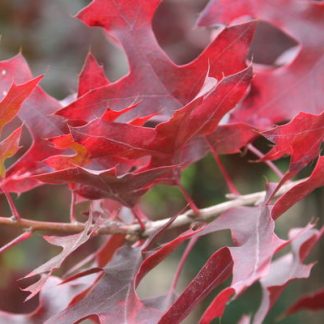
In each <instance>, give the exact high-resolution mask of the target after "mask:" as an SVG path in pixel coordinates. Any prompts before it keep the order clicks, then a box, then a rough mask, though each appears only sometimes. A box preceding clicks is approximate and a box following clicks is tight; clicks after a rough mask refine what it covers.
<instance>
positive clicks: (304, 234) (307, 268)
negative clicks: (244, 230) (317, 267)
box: [253, 225, 322, 324]
mask: <svg viewBox="0 0 324 324" xmlns="http://www.w3.org/2000/svg"><path fill="white" fill-rule="evenodd" d="M321 235H322V233H321V231H317V230H315V229H313V228H312V226H311V225H308V226H307V227H306V228H304V229H294V230H291V231H290V233H289V238H290V240H291V245H292V252H291V253H288V254H286V255H284V256H282V257H280V258H278V259H276V260H275V261H273V262H272V264H271V266H270V269H269V272H268V274H267V275H266V276H265V277H264V278H262V279H261V280H260V283H261V287H262V291H263V297H262V301H261V305H260V307H259V309H258V311H257V313H256V314H255V317H254V319H253V324H261V323H263V321H264V318H265V316H266V314H267V313H268V311H269V310H270V309H271V307H272V306H273V305H274V303H275V302H276V301H277V300H278V298H279V297H280V295H281V293H282V292H283V290H284V289H285V288H286V286H287V285H288V283H289V282H290V281H291V280H294V279H301V278H308V277H309V275H310V272H311V269H312V267H313V265H314V264H304V263H303V262H304V260H305V258H306V257H307V255H308V254H309V253H310V251H311V249H312V248H313V246H314V245H315V244H316V243H317V242H318V240H319V239H320V238H321Z"/></svg>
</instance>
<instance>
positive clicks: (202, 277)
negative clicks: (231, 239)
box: [159, 247, 233, 324]
mask: <svg viewBox="0 0 324 324" xmlns="http://www.w3.org/2000/svg"><path fill="white" fill-rule="evenodd" d="M232 267H233V261H232V257H231V254H230V252H229V250H228V248H226V247H225V248H222V249H220V250H218V251H216V252H215V253H214V254H213V255H212V256H211V257H210V258H209V259H208V260H207V262H206V263H205V265H204V266H203V267H202V268H201V270H200V271H199V273H198V274H197V275H196V276H195V278H194V279H193V280H192V281H191V282H190V283H189V285H188V286H187V287H186V289H185V290H184V292H183V293H182V294H181V295H180V296H179V297H178V298H177V299H176V301H175V302H174V303H173V304H172V306H171V307H170V308H169V309H168V311H167V312H166V313H165V314H163V316H162V317H161V319H160V321H159V323H161V324H164V323H165V324H167V323H180V322H181V321H182V320H184V319H185V318H186V317H187V315H188V314H189V313H190V312H191V310H192V309H193V308H194V307H195V306H196V305H197V304H198V303H199V302H200V301H201V300H202V299H203V298H205V297H206V296H207V295H208V294H209V293H210V292H211V291H212V290H213V289H215V288H216V287H218V286H219V285H220V284H221V283H222V282H223V281H224V280H226V279H227V278H228V277H229V276H230V275H231V273H232Z"/></svg>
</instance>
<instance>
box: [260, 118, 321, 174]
mask: <svg viewBox="0 0 324 324" xmlns="http://www.w3.org/2000/svg"><path fill="white" fill-rule="evenodd" d="M323 122H324V114H320V115H311V114H307V113H299V114H298V115H297V116H296V117H295V118H294V119H293V120H291V121H290V122H289V123H288V124H285V125H283V126H279V127H276V128H274V129H272V130H269V131H266V132H264V133H263V134H262V135H263V136H265V137H266V138H267V139H268V140H269V141H271V142H273V143H275V146H274V147H273V148H272V149H271V150H270V151H269V152H268V153H267V154H266V155H265V156H264V157H263V158H262V160H277V159H279V158H281V157H282V156H284V155H290V156H291V158H290V165H289V172H288V173H287V174H286V176H285V179H287V178H290V177H292V176H294V175H295V174H296V173H298V172H299V171H300V170H302V169H303V168H304V167H305V166H307V164H309V163H310V162H311V161H312V160H314V159H316V157H317V156H318V154H319V151H320V146H321V143H322V141H323V137H324V128H323Z"/></svg>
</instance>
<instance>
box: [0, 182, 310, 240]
mask: <svg viewBox="0 0 324 324" xmlns="http://www.w3.org/2000/svg"><path fill="white" fill-rule="evenodd" d="M303 180H304V179H303ZM303 180H299V181H293V182H290V183H287V184H285V185H283V186H282V187H281V188H280V189H279V190H278V192H277V193H276V196H280V195H283V194H284V193H286V192H287V191H288V190H290V189H291V188H292V187H294V186H295V185H296V184H298V183H300V182H302V181H303ZM265 194H266V192H265V191H260V192H255V193H252V194H248V195H241V196H238V197H234V198H233V199H231V200H229V201H226V202H223V203H220V204H217V205H214V206H211V207H207V208H202V209H200V210H199V216H196V215H195V214H194V212H193V211H192V210H188V211H186V212H185V213H183V214H181V215H178V216H177V218H176V219H175V221H174V222H173V223H172V224H171V225H170V228H176V227H181V226H185V225H189V224H191V223H193V222H195V221H204V222H208V221H211V220H213V219H214V218H215V217H216V216H217V215H219V214H221V213H223V212H225V211H226V210H229V209H231V208H234V207H239V206H246V205H253V204H254V205H255V204H259V203H260V202H261V201H262V200H263V199H264V197H265ZM168 220H169V219H168V218H165V219H162V220H157V221H150V222H146V223H145V230H144V231H142V230H141V227H140V226H139V225H138V224H134V225H123V224H121V223H118V222H107V223H106V224H103V225H101V226H100V227H99V228H98V230H97V231H96V234H98V235H100V234H125V235H127V234H129V235H136V236H137V235H139V234H141V236H142V237H143V236H144V237H146V236H149V235H150V234H152V233H154V232H155V231H157V230H158V229H160V228H161V227H162V226H164V225H165V224H166V223H167V222H168ZM0 225H6V226H10V227H16V228H20V229H23V230H29V231H32V232H35V231H41V232H50V233H56V234H74V233H79V232H81V231H82V230H83V229H84V226H85V225H84V224H83V223H59V222H47V221H36V220H30V219H26V218H20V219H16V218H15V217H1V216H0Z"/></svg>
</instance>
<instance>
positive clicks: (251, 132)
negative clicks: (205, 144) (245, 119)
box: [207, 123, 258, 154]
mask: <svg viewBox="0 0 324 324" xmlns="http://www.w3.org/2000/svg"><path fill="white" fill-rule="evenodd" d="M257 136H258V133H257V131H256V129H254V128H253V127H251V126H249V125H247V124H242V123H233V124H228V125H220V126H219V127H217V129H216V131H215V132H214V133H212V134H211V135H208V136H207V138H208V141H209V143H210V144H211V145H212V146H213V147H214V149H215V151H216V152H217V153H218V154H234V153H239V152H240V149H241V148H242V147H244V146H246V145H247V144H248V143H249V142H251V141H253V140H254V139H255V138H256V137H257Z"/></svg>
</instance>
